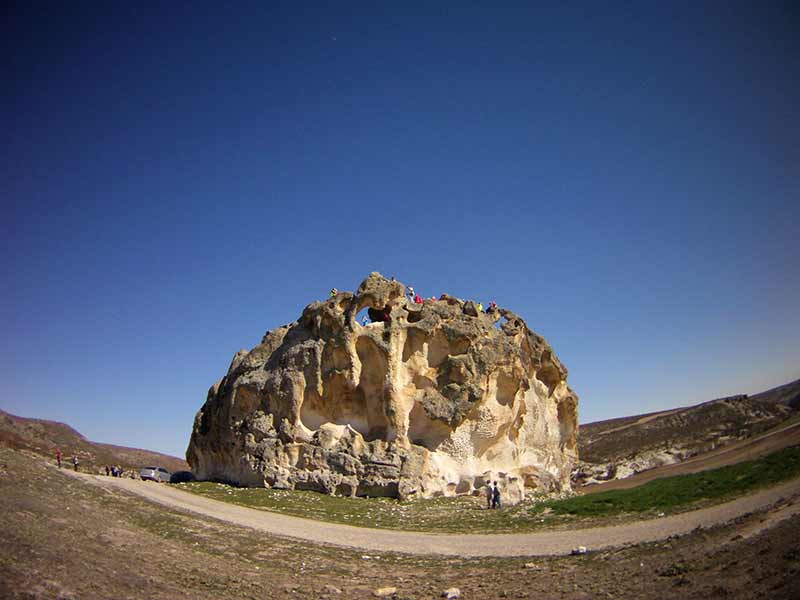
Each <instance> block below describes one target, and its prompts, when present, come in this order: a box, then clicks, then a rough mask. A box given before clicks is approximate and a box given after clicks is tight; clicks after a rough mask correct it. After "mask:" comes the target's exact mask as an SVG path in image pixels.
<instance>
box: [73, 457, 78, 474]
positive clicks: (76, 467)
mask: <svg viewBox="0 0 800 600" xmlns="http://www.w3.org/2000/svg"><path fill="white" fill-rule="evenodd" d="M72 468H73V469H75V471H76V472H77V470H78V456H77V455H75V456H73V457H72Z"/></svg>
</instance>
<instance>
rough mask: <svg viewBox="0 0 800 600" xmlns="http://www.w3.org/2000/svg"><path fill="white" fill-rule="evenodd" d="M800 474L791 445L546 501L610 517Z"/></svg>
mask: <svg viewBox="0 0 800 600" xmlns="http://www.w3.org/2000/svg"><path fill="white" fill-rule="evenodd" d="M798 475H800V447H798V446H792V447H790V448H785V449H783V450H780V451H778V452H774V453H772V454H770V455H768V456H765V457H763V458H760V459H758V460H753V461H748V462H743V463H739V464H735V465H729V466H727V467H720V468H719V469H713V470H711V471H704V472H701V473H693V474H690V475H678V476H676V477H666V478H664V479H656V480H655V481H651V482H649V483H646V484H644V485H641V486H639V487H636V488H632V489H629V490H610V491H608V492H601V493H598V494H590V495H586V496H576V497H574V498H568V499H565V500H560V501H555V502H546V503H543V504H541V505H539V506H537V507H536V510H537V511H541V510H543V509H544V508H545V507H546V508H549V509H550V510H552V511H553V512H554V513H556V514H569V515H576V516H586V517H588V516H592V517H594V516H607V515H617V514H622V513H645V512H652V511H671V510H675V509H681V508H688V507H693V506H695V505H697V504H699V503H708V502H714V501H721V500H726V499H729V498H732V497H734V496H738V495H741V494H744V493H746V492H750V491H752V490H754V489H756V488H761V487H766V486H769V485H773V484H775V483H779V482H781V481H786V480H787V479H791V478H792V477H796V476H798Z"/></svg>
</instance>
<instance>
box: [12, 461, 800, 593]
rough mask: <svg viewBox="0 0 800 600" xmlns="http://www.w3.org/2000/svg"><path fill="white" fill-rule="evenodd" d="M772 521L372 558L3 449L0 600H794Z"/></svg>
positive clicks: (794, 550)
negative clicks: (477, 552) (539, 553)
mask: <svg viewBox="0 0 800 600" xmlns="http://www.w3.org/2000/svg"><path fill="white" fill-rule="evenodd" d="M772 514H774V513H768V514H759V515H749V516H747V517H745V518H743V519H740V520H739V521H738V522H736V523H732V524H729V525H726V526H724V527H718V528H715V529H713V530H709V531H704V532H696V533H693V534H690V535H688V536H684V537H682V538H677V539H671V540H667V541H665V542H660V543H655V544H646V545H640V546H635V547H629V548H624V549H620V550H608V551H602V552H590V553H589V554H587V555H583V556H574V557H553V558H538V559H535V560H533V561H531V559H521V558H520V559H517V558H513V559H443V558H434V557H424V556H423V557H409V556H403V555H393V554H375V553H371V554H369V555H367V554H364V553H363V552H358V551H350V550H342V549H339V548H332V547H326V546H314V545H310V544H303V543H299V542H291V541H287V540H285V539H281V538H275V537H271V536H267V535H263V534H259V533H257V532H254V531H252V530H250V529H246V528H239V527H236V526H230V525H226V524H223V523H221V522H219V521H216V520H213V519H207V518H201V517H196V516H193V515H190V514H185V513H179V512H173V511H170V510H165V509H164V508H162V507H161V506H158V505H155V504H150V503H148V502H146V501H144V500H141V499H139V498H136V497H133V496H129V495H126V494H124V493H122V492H114V491H109V490H105V489H102V488H98V487H96V486H92V485H88V484H86V483H85V482H84V481H81V480H76V479H73V478H69V477H66V476H64V475H63V474H62V473H59V472H58V471H57V470H55V469H52V468H48V467H46V466H45V465H44V464H43V463H42V460H41V458H40V457H36V456H34V455H28V454H26V453H24V452H21V451H14V450H9V449H5V448H3V449H0V548H2V550H0V597H2V598H65V599H66V598H75V599H78V598H80V599H91V598H114V599H124V598H136V599H140V598H163V599H179V598H256V599H262V598H331V599H333V598H373V597H374V596H373V592H374V590H376V589H378V588H380V587H386V586H391V587H396V588H397V593H396V597H397V598H437V597H440V595H441V593H442V591H443V590H445V589H447V588H449V587H458V588H459V589H460V590H461V597H462V598H537V599H546V598H575V599H577V598H664V597H673V598H674V597H680V598H762V597H763V598H770V599H776V598H778V599H780V598H787V599H788V598H798V597H800V579H798V575H799V574H800V517H792V518H790V519H788V520H784V521H781V522H778V523H777V524H775V525H773V526H771V527H769V528H768V529H766V530H762V528H763V527H764V526H766V525H769V524H770V521H771V519H772V518H773V517H772ZM762 521H765V522H764V523H762Z"/></svg>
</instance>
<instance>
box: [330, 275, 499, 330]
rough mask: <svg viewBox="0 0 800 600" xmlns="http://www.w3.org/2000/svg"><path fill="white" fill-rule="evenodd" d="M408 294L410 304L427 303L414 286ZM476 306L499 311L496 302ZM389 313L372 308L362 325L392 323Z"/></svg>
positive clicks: (445, 296)
mask: <svg viewBox="0 0 800 600" xmlns="http://www.w3.org/2000/svg"><path fill="white" fill-rule="evenodd" d="M392 281H394V277H392ZM338 293H339V290H338V289H336V288H331V293H330V297H331V298H333V297H335V296H336V295H337V294H338ZM406 294H407V296H406V297H407V298H408V300H409V301H410V302H413V303H414V304H423V303H424V302H425V300H426V299H425V298H423V297H422V296H420V295H419V294H417V293H416V292H415V291H414V286H411V285H410V286H408V289H407V291H406ZM446 298H447V294H442V295H441V296H440V297H439V298H438V300H445V299H446ZM429 300H430V301H431V302H436V301H437V298H436V296H431V297H430V298H429ZM475 306H476V308H477V309H478V312H485V313H486V314H489V313H492V312H494V311H496V310H498V307H497V302H495V301H494V300H492V301H491V302H489V306H487V307H486V308H485V309H484V308H483V303H482V302H476V303H475ZM389 312H390V310H389V307H386V308H384V309H383V310H377V309H374V308H370V309H369V310H368V314H367V315H364V318H363V319H361V324H362V325H365V326H366V325H369V324H370V323H380V322H389V321H391V316H390V315H389Z"/></svg>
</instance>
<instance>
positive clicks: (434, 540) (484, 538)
mask: <svg viewBox="0 0 800 600" xmlns="http://www.w3.org/2000/svg"><path fill="white" fill-rule="evenodd" d="M65 472H67V473H69V475H71V476H74V477H80V478H81V479H84V480H85V481H87V482H91V483H93V484H95V485H99V486H101V487H103V488H106V489H121V490H125V491H127V492H130V493H134V494H137V495H139V496H142V497H144V498H147V499H148V500H151V501H154V502H158V503H160V504H162V505H164V506H167V507H170V508H175V509H179V510H186V511H190V512H192V513H195V514H199V515H204V516H206V517H211V518H214V519H219V520H222V521H225V522H228V523H232V524H235V525H239V526H242V527H249V528H252V529H255V530H257V531H263V532H265V533H268V534H271V535H276V536H285V537H290V538H295V539H301V540H306V541H309V542H313V543H317V544H332V545H336V546H345V547H350V548H359V549H362V550H364V551H367V552H401V553H404V554H440V555H447V556H464V557H470V556H545V555H556V554H567V553H569V552H570V550H572V549H573V548H575V547H577V546H586V547H587V548H589V549H591V550H598V549H602V548H611V547H619V546H626V545H630V544H637V543H641V542H650V541H656V540H661V539H665V538H667V537H669V536H674V535H682V534H685V533H689V532H690V531H692V530H694V529H696V528H698V527H701V528H706V527H711V526H713V525H717V524H721V523H725V522H727V521H729V520H731V519H734V518H736V517H739V516H741V515H744V514H746V513H750V512H753V511H756V510H759V509H763V508H767V507H769V506H771V505H773V504H774V503H776V502H778V501H779V500H781V499H786V498H790V497H793V496H798V495H800V479H795V480H792V481H790V482H787V483H784V484H782V485H779V486H776V487H774V488H771V489H768V490H763V491H761V492H757V493H755V494H752V495H750V496H746V497H744V498H739V499H737V500H734V501H732V502H728V503H726V504H720V505H717V506H712V507H709V508H705V509H702V510H696V511H692V512H687V513H683V514H679V515H673V516H669V517H664V518H661V519H654V520H648V521H638V522H634V523H629V524H624V525H616V526H611V527H598V528H593V529H579V530H572V531H557V532H555V531H553V532H540V533H520V534H492V535H474V534H470V535H453V534H435V533H418V532H405V531H390V530H384V529H366V528H361V527H352V526H349V525H340V524H334V523H325V522H322V521H312V520H308V519H301V518H298V517H291V516H288V515H282V514H278V513H273V512H266V511H260V510H255V509H251V508H244V507H241V506H236V505H233V504H228V503H225V502H219V501H217V500H211V499H209V498H204V497H202V496H198V495H195V494H191V493H189V492H184V491H182V490H179V489H177V488H175V487H172V486H168V485H160V484H156V483H151V482H143V481H137V480H132V479H115V478H111V477H102V476H94V475H87V474H83V473H77V474H76V473H73V472H71V471H65ZM795 506H797V503H795V504H794V505H792V507H791V508H793V507H795ZM790 512H791V511H790ZM787 516H788V515H787Z"/></svg>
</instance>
